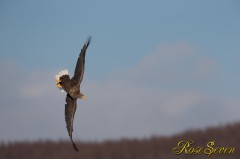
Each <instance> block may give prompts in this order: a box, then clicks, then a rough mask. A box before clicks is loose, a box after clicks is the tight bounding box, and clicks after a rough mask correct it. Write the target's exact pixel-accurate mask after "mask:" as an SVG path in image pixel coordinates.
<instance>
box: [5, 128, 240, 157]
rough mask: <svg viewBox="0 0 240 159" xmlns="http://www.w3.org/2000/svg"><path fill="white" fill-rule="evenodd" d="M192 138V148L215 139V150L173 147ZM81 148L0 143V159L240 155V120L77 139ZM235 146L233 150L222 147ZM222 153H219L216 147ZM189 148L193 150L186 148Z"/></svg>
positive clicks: (43, 143)
mask: <svg viewBox="0 0 240 159" xmlns="http://www.w3.org/2000/svg"><path fill="white" fill-rule="evenodd" d="M190 140H194V141H195V143H194V144H193V147H194V149H195V150H197V149H199V148H200V147H203V149H205V148H207V146H206V145H207V143H208V142H211V141H215V145H214V146H212V148H214V150H215V148H217V149H216V153H217V154H212V155H211V156H210V157H208V156H207V155H206V154H205V153H201V154H185V150H184V151H183V152H182V153H181V154H180V155H175V154H174V153H173V148H174V147H176V146H177V144H178V142H180V141H190ZM77 145H78V148H79V149H80V152H75V151H74V149H73V148H72V145H71V143H70V142H68V141H58V142H55V141H36V142H18V143H8V144H3V143H2V144H0V159H70V158H71V159H74V158H76V159H77V158H78V159H173V158H174V159H195V158H196V159H207V158H210V159H239V158H240V123H235V124H229V125H225V126H219V127H214V128H207V129H205V130H190V131H186V132H184V133H181V134H178V135H174V136H169V137H158V136H155V137H150V138H145V139H122V140H117V141H104V142H98V143H94V142H91V143H90V142H89V143H86V142H84V143H83V142H77ZM230 147H231V148H234V151H233V152H232V153H230V154H229V153H228V152H227V150H226V151H225V153H226V154H224V153H223V152H224V149H228V148H230ZM220 149H221V151H220V152H221V153H220V154H219V150H220ZM187 150H188V151H191V150H193V148H192V149H190V148H188V149H187Z"/></svg>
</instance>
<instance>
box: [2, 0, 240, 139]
mask: <svg viewBox="0 0 240 159" xmlns="http://www.w3.org/2000/svg"><path fill="white" fill-rule="evenodd" d="M23 2H24V3H23ZM239 7H240V3H239V2H238V1H234V0H232V1H223V0H214V1H207V0H202V1H190V0H183V1H178V0H171V1H157V0H154V1H149V2H146V1H126V0H123V1H117V2H114V1H110V0H108V1H107V0H103V1H54V0H53V1H30V0H26V1H1V2H0V20H1V25H0V44H1V47H0V56H1V59H0V62H1V63H0V65H1V72H2V76H1V81H3V82H2V83H1V88H2V90H6V91H2V93H1V97H0V99H1V103H0V106H1V107H0V109H2V111H0V112H1V113H0V114H1V115H0V119H1V120H0V121H1V122H0V126H1V127H3V128H4V132H3V133H1V134H2V135H1V134H0V141H1V140H2V141H5V140H6V141H7V140H24V139H26V140H36V139H46V138H50V139H59V138H65V137H67V134H66V131H65V127H64V120H63V116H62V115H63V114H62V111H63V109H64V98H65V97H64V95H63V94H59V92H58V91H57V89H56V88H55V86H54V80H53V78H54V76H55V74H56V73H57V71H59V70H61V69H63V68H68V69H69V70H70V72H73V69H74V67H75V63H76V58H77V56H78V53H79V51H80V49H81V47H82V45H83V43H84V42H85V40H86V39H87V37H88V35H91V36H92V38H93V40H92V43H91V46H90V47H89V49H88V54H87V57H86V59H87V61H86V72H85V77H84V82H83V86H82V87H83V90H84V91H85V92H86V93H85V94H88V95H87V96H88V97H89V99H88V101H87V102H85V103H82V102H79V105H83V106H85V107H83V108H81V106H80V107H79V108H81V109H82V110H81V109H78V113H79V114H80V115H79V116H77V117H76V120H77V121H78V120H79V122H80V123H79V124H77V122H75V123H76V125H75V126H76V127H79V129H77V128H76V131H77V132H81V133H82V135H81V133H79V134H77V133H76V136H77V137H76V138H80V139H82V140H94V139H99V140H101V139H107V138H119V137H124V136H126V137H143V136H150V135H153V134H159V135H167V134H173V133H177V132H181V131H183V130H186V129H190V128H201V127H206V126H211V125H217V124H223V123H228V122H233V121H238V120H239V117H238V114H237V113H236V112H238V111H240V108H238V106H239V104H240V101H239V96H240V91H239V88H240V87H239V80H240V75H239V66H240V64H239V59H240V54H239V52H240V47H239V45H240V31H239V28H240V21H239V16H240V11H239ZM99 94H101V95H99ZM127 95H128V96H127ZM10 100H11V102H9V101H10ZM30 105H31V106H30ZM42 105H45V106H42ZM57 105H59V106H57ZM96 105H98V106H96ZM36 107H37V108H36ZM46 109H47V110H46ZM198 109H199V110H198ZM13 110H14V111H15V112H13ZM36 110H39V111H36ZM156 110H158V111H159V112H158V111H156ZM226 110H229V112H226ZM50 112H52V113H53V114H55V116H54V119H51V118H52V116H51V114H52V113H50ZM157 112H158V113H157ZM198 112H200V114H198ZM45 113H46V114H47V115H46V114H45ZM196 113H197V114H196ZM30 114H31V115H30ZM57 114H58V115H57ZM91 114H92V116H91ZM194 114H195V115H194ZM45 115H46V119H45V120H46V121H45V120H42V116H45ZM89 116H91V119H89ZM186 116H193V118H194V117H195V116H199V118H195V119H194V120H192V122H191V121H189V120H188V118H186ZM33 117H36V119H35V120H34V119H32V118H33ZM148 117H149V118H148ZM59 118H61V120H58V119H59ZM112 118H114V119H115V120H113V119H112ZM204 118H205V120H203V119H204ZM207 118H208V119H209V118H210V119H209V121H207V120H206V119H207ZM29 119H32V122H29V123H28V124H24V123H25V121H27V120H29ZM47 119H49V120H52V122H47V121H48V120H47ZM6 120H7V121H9V122H10V123H11V124H12V126H11V127H10V126H9V125H8V124H6V122H5V121H6ZM175 120H178V121H179V123H177V125H182V126H181V127H179V126H177V125H176V122H174V121H175ZM87 121H88V122H87ZM110 121H111V122H110ZM129 121H131V122H132V125H131V122H129ZM138 121H139V122H138ZM160 121H161V122H160ZM163 121H164V122H163ZM186 121H188V122H186ZM97 122H102V123H104V124H105V125H106V127H105V129H104V130H102V128H101V127H99V126H98V125H99V123H97ZM162 122H163V123H165V122H166V123H167V125H168V126H166V124H162V125H161V123H162ZM129 123H130V124H129ZM150 123H151V124H150ZM34 124H35V125H36V124H39V126H38V127H36V128H35V126H34ZM52 125H56V126H55V127H54V129H53V128H52V127H53V126H52ZM158 125H161V126H158ZM164 125H165V126H164ZM18 126H20V127H19V128H18ZM21 127H22V128H21ZM50 128H51V129H50ZM19 129H21V131H22V132H23V134H24V133H26V132H29V129H35V130H36V132H32V133H31V134H29V135H28V136H24V135H19V134H18V133H14V132H16V131H18V130H19ZM43 129H44V130H46V131H44V133H43V132H42V130H43ZM118 129H119V130H118ZM60 131H61V132H62V133H60V134H57V135H56V132H60ZM9 132H11V133H9ZM39 132H41V133H39ZM94 132H95V133H94ZM96 132H98V133H96ZM26 134H27V133H26Z"/></svg>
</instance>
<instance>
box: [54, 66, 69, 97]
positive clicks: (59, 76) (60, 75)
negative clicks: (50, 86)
mask: <svg viewBox="0 0 240 159" xmlns="http://www.w3.org/2000/svg"><path fill="white" fill-rule="evenodd" d="M63 75H69V74H68V70H67V69H64V70H61V71H60V72H59V73H58V74H57V75H56V76H55V81H56V85H57V87H58V88H59V90H60V91H61V92H64V90H63V88H62V86H61V80H60V78H61V77H62V76H63Z"/></svg>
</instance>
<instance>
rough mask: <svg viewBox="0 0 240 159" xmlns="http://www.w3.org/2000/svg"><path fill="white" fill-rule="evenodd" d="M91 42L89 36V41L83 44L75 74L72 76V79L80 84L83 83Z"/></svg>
mask: <svg viewBox="0 0 240 159" xmlns="http://www.w3.org/2000/svg"><path fill="white" fill-rule="evenodd" d="M90 43H91V36H89V37H88V39H87V41H86V42H85V44H84V45H83V48H82V49H81V52H80V54H79V57H78V61H77V64H76V67H75V72H74V76H73V77H72V79H71V81H72V82H74V83H77V84H78V85H80V84H81V82H82V79H83V74H84V65H85V54H86V50H87V48H88V46H89V44H90Z"/></svg>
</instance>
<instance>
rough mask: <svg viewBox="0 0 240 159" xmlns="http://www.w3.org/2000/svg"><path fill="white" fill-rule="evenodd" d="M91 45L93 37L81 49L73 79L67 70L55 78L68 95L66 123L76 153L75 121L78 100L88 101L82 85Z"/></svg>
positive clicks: (62, 90) (58, 85)
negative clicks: (73, 135) (73, 137)
mask: <svg viewBox="0 0 240 159" xmlns="http://www.w3.org/2000/svg"><path fill="white" fill-rule="evenodd" d="M90 43H91V37H90V36H89V37H88V39H87V41H86V42H85V44H84V45H83V48H82V49H81V52H80V54H79V57H78V60H77V64H76V67H75V72H74V76H73V77H72V78H71V79H70V76H69V74H68V70H67V69H64V70H61V71H60V72H59V73H58V74H57V75H56V76H55V80H56V85H57V87H58V88H59V89H60V90H61V92H64V91H65V92H66V93H67V95H66V104H65V121H66V127H67V131H68V135H69V137H70V139H71V142H72V145H73V148H74V149H75V150H76V151H78V148H77V146H76V144H75V143H74V142H73V139H72V132H73V120H74V115H75V112H76V109H77V99H78V98H80V99H86V96H85V95H84V94H83V93H81V91H80V84H81V82H82V80H83V74H84V65H85V54H86V50H87V48H88V46H89V44H90Z"/></svg>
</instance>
